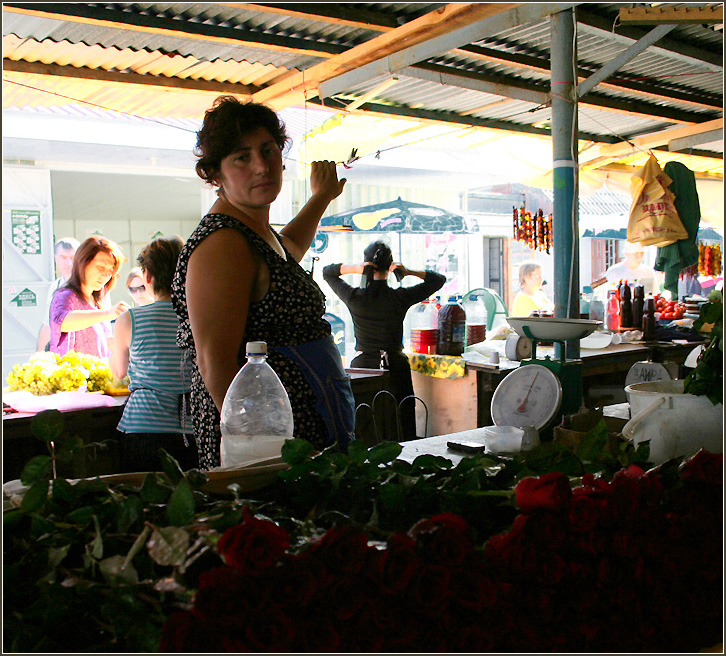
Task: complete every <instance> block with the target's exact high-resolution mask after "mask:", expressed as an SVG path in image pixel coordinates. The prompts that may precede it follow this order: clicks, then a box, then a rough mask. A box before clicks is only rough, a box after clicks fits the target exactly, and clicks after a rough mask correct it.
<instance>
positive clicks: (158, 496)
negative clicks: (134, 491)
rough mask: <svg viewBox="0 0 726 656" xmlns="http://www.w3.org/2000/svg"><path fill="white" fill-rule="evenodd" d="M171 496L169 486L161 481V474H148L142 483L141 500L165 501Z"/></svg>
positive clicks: (157, 502)
mask: <svg viewBox="0 0 726 656" xmlns="http://www.w3.org/2000/svg"><path fill="white" fill-rule="evenodd" d="M168 498H169V488H168V487H166V486H164V485H161V484H160V483H159V476H158V475H157V474H155V473H154V472H152V473H150V474H147V475H146V477H145V478H144V482H143V483H142V484H141V500H142V501H143V502H144V503H151V504H159V503H165V502H166V500H167V499H168Z"/></svg>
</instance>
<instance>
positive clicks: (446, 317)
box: [436, 296, 466, 356]
mask: <svg viewBox="0 0 726 656" xmlns="http://www.w3.org/2000/svg"><path fill="white" fill-rule="evenodd" d="M438 328H439V335H438V341H437V343H436V353H437V354H438V355H453V356H459V355H461V354H462V353H463V352H464V344H465V343H466V312H465V311H464V308H463V307H461V305H459V303H457V301H456V296H449V301H448V302H447V303H446V305H444V306H443V307H442V308H441V310H439V320H438Z"/></svg>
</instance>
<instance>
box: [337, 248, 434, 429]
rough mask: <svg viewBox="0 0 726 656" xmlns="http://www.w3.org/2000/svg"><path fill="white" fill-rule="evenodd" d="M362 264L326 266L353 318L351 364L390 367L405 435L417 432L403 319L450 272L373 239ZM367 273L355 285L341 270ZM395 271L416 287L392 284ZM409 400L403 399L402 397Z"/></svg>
mask: <svg viewBox="0 0 726 656" xmlns="http://www.w3.org/2000/svg"><path fill="white" fill-rule="evenodd" d="M363 260H364V261H363V262H362V263H360V264H329V265H328V266H326V267H325V268H324V269H323V279H324V280H325V282H327V283H328V285H330V288H331V289H332V290H333V291H334V292H335V294H336V295H337V296H338V297H339V298H340V300H342V301H343V303H345V305H346V307H347V308H348V310H349V311H350V314H351V317H352V319H353V330H354V332H355V340H356V341H355V347H356V349H357V350H358V351H359V353H358V354H357V355H356V357H355V358H353V360H352V362H351V363H350V364H351V367H363V368H369V369H378V368H379V367H380V368H382V369H387V370H388V372H389V380H390V386H391V393H392V394H393V395H394V396H395V397H396V401H398V403H399V404H402V405H400V416H401V430H402V439H403V440H404V441H406V440H413V439H415V438H416V407H415V400H414V398H413V394H414V393H413V382H412V379H411V366H410V364H409V362H408V357H406V355H405V354H404V353H403V320H404V318H405V317H406V312H408V309H409V308H410V307H411V306H412V305H415V304H416V303H420V302H421V301H423V300H424V299H427V298H428V297H429V296H431V295H432V294H434V293H436V292H437V291H438V290H439V289H441V288H442V287H443V286H444V284H445V283H446V276H444V275H442V274H440V273H437V272H436V271H431V270H423V271H414V270H413V269H408V268H406V267H405V266H403V264H401V263H400V262H394V261H393V254H392V253H391V248H390V246H388V244H386V243H385V242H382V241H374V242H373V243H371V244H369V245H368V246H367V247H366V249H365V250H364V251H363ZM351 273H360V274H363V275H365V283H364V286H363V287H352V286H351V285H349V284H348V283H346V282H345V281H343V280H341V278H340V276H341V275H346V274H351ZM390 273H394V274H395V275H396V278H398V279H399V280H402V279H403V278H404V277H406V276H414V277H416V278H420V279H421V280H422V282H420V283H419V284H417V285H414V286H412V287H398V288H396V289H392V288H391V287H389V286H388V276H389V274H390ZM404 400H405V401H404Z"/></svg>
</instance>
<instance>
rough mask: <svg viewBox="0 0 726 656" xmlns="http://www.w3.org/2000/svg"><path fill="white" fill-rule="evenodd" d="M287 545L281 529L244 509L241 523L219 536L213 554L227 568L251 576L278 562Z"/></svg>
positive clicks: (285, 535)
mask: <svg viewBox="0 0 726 656" xmlns="http://www.w3.org/2000/svg"><path fill="white" fill-rule="evenodd" d="M289 546H290V538H289V536H288V534H287V531H285V529H283V528H282V527H280V526H278V525H277V524H275V523H274V522H272V521H269V520H266V519H257V518H256V517H254V516H253V515H252V514H251V513H250V512H249V510H248V509H247V508H245V514H244V519H243V521H242V523H241V524H238V525H237V526H232V527H231V528H228V529H227V530H226V531H225V532H224V533H223V535H222V537H221V538H220V539H219V542H218V543H217V551H218V552H219V554H220V556H222V558H223V559H224V562H225V563H227V565H229V566H230V567H234V568H235V569H238V570H240V571H241V572H244V573H247V574H252V575H253V576H254V575H257V574H259V573H260V572H261V571H262V570H264V569H267V568H268V567H271V566H272V565H274V564H275V563H276V562H277V561H278V560H280V558H281V557H282V556H283V555H284V553H285V551H286V550H287V549H288V547H289Z"/></svg>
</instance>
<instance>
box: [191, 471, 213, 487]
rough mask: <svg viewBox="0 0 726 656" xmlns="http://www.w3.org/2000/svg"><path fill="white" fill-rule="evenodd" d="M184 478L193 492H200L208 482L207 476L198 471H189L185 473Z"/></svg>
mask: <svg viewBox="0 0 726 656" xmlns="http://www.w3.org/2000/svg"><path fill="white" fill-rule="evenodd" d="M186 478H187V480H188V481H189V485H191V486H192V487H193V488H194V489H195V490H201V489H202V488H203V487H204V486H205V485H206V484H207V483H208V482H209V476H207V474H205V473H204V472H200V471H199V470H198V469H190V470H189V471H188V472H187V473H186Z"/></svg>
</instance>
